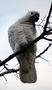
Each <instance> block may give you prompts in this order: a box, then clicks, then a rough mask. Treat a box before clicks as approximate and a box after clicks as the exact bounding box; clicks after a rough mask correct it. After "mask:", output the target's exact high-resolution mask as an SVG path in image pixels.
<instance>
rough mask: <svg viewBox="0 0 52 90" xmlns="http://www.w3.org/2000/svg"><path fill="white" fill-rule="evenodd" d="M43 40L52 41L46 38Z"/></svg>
mask: <svg viewBox="0 0 52 90" xmlns="http://www.w3.org/2000/svg"><path fill="white" fill-rule="evenodd" d="M43 39H44V40H47V41H52V39H49V38H46V37H44V38H43Z"/></svg>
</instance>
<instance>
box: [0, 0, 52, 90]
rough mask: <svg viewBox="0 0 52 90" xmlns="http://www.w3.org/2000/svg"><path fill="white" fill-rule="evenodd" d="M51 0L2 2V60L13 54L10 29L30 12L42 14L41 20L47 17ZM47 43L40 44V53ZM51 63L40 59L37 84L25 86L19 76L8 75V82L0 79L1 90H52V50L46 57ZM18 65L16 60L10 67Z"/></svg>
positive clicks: (0, 38) (2, 0)
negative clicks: (9, 36)
mask: <svg viewBox="0 0 52 90" xmlns="http://www.w3.org/2000/svg"><path fill="white" fill-rule="evenodd" d="M50 4H51V0H0V59H1V60H4V59H5V58H6V57H8V56H9V55H10V54H12V53H13V51H12V49H11V47H10V45H9V42H8V28H9V27H10V25H12V24H13V23H14V22H16V21H17V20H18V19H19V18H21V17H22V16H23V15H25V14H26V13H27V12H28V11H30V10H35V11H38V12H39V13H40V20H41V19H42V18H43V17H44V16H47V14H48V12H49V7H50ZM46 45H48V44H47V43H44V44H43V43H42V41H41V42H39V43H38V49H39V51H42V50H43V49H44V47H45V46H46ZM44 56H45V58H46V59H48V60H49V63H47V62H46V61H44V60H42V59H41V58H38V62H39V63H38V64H36V71H37V82H36V83H34V84H23V83H22V82H21V81H20V79H19V76H17V78H16V77H15V76H14V75H13V74H10V75H6V78H7V82H6V81H5V80H4V78H3V77H0V90H17V89H18V90H24V89H25V90H52V61H51V60H52V48H50V49H49V50H48V52H47V53H46V54H45V55H44ZM16 63H17V60H16V58H14V59H13V61H12V60H11V62H9V64H10V67H13V66H14V64H16Z"/></svg>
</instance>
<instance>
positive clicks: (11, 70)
mask: <svg viewBox="0 0 52 90" xmlns="http://www.w3.org/2000/svg"><path fill="white" fill-rule="evenodd" d="M18 71H19V69H9V70H8V71H4V72H2V73H1V74H0V77H1V76H4V75H6V74H10V73H16V72H18Z"/></svg>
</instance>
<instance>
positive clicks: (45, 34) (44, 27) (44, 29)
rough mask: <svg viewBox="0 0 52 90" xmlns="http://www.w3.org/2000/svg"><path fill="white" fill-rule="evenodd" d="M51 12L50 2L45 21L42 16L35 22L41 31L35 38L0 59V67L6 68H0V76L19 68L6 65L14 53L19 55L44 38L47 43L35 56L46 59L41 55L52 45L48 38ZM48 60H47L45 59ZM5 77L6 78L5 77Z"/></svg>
mask: <svg viewBox="0 0 52 90" xmlns="http://www.w3.org/2000/svg"><path fill="white" fill-rule="evenodd" d="M51 13H52V3H51V6H50V10H49V13H48V16H47V18H46V21H45V23H44V24H43V25H42V23H43V22H44V20H45V18H43V20H42V21H41V23H40V24H36V26H37V27H42V32H41V34H40V35H39V36H38V37H37V38H36V39H35V40H33V41H32V42H31V43H30V44H28V46H27V47H25V48H24V49H23V50H20V51H18V52H15V53H13V54H11V55H10V56H9V57H7V58H6V59H5V60H3V61H1V60H0V68H1V66H3V69H6V71H3V69H1V71H0V77H1V76H3V77H4V78H5V75H6V74H9V73H17V72H18V71H19V70H20V69H19V68H17V69H14V68H11V69H9V68H8V67H7V64H6V63H7V62H8V61H10V60H12V59H13V58H14V57H15V56H16V55H19V54H21V53H23V52H25V51H26V50H27V49H29V48H30V47H31V46H32V45H33V44H34V43H37V42H38V41H40V40H42V39H44V40H46V41H48V42H49V45H48V46H47V47H46V48H45V49H44V50H43V51H42V52H41V53H40V54H39V55H37V56H36V58H39V57H40V58H43V59H44V60H46V59H45V58H44V57H42V55H43V54H44V53H45V52H47V50H48V49H49V48H50V47H51V46H52V39H50V38H49V36H50V35H52V28H51V25H52V22H51ZM46 61H47V62H48V60H46ZM5 79H6V78H5Z"/></svg>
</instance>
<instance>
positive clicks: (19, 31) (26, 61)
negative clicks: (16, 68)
mask: <svg viewBox="0 0 52 90" xmlns="http://www.w3.org/2000/svg"><path fill="white" fill-rule="evenodd" d="M38 19H39V13H38V12H36V11H29V12H28V13H27V14H26V15H25V16H23V17H22V18H21V19H19V20H18V21H17V22H15V23H14V24H13V25H11V26H10V28H9V30H8V38H9V43H10V46H11V48H12V50H13V52H16V51H19V50H22V49H23V48H25V47H26V46H27V45H28V44H29V43H30V42H32V41H33V40H34V39H35V38H36V27H35V22H37V21H38ZM35 57H36V44H34V45H32V46H31V47H30V48H29V49H27V50H26V51H25V52H24V53H21V54H19V55H17V56H16V58H17V60H18V61H19V64H20V80H21V81H22V82H24V83H34V82H36V80H37V75H36V68H35V63H34V62H33V61H34V60H35Z"/></svg>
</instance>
